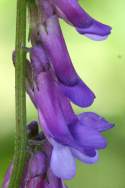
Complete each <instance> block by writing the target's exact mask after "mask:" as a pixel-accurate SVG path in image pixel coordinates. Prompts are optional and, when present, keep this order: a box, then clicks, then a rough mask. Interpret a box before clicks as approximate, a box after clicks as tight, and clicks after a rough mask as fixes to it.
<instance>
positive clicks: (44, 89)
mask: <svg viewBox="0 0 125 188" xmlns="http://www.w3.org/2000/svg"><path fill="white" fill-rule="evenodd" d="M39 48H40V46H39ZM41 48H42V47H41ZM32 52H33V51H32ZM43 52H44V51H43ZM31 56H32V55H31ZM41 57H43V55H42V56H41ZM31 60H32V61H31V64H34V65H32V67H33V72H34V73H33V74H35V75H37V76H35V78H34V91H33V92H34V99H35V100H34V101H35V102H36V105H35V106H36V108H37V110H38V114H39V121H40V125H41V127H42V128H43V131H44V133H45V136H46V137H47V138H48V140H49V142H50V143H51V144H52V145H53V150H52V156H51V163H50V164H51V169H52V171H53V173H54V174H55V175H56V176H58V177H59V178H63V179H70V178H72V177H73V176H74V175H75V171H76V167H75V158H76V159H79V160H81V161H82V162H85V163H90V164H91V163H95V162H96V161H97V159H98V152H97V150H100V149H104V148H105V147H106V145H107V142H106V140H105V139H104V138H103V137H102V136H101V134H100V132H102V131H105V130H107V129H110V128H112V125H111V124H110V123H108V122H107V121H106V120H105V119H103V118H101V117H100V116H99V115H97V114H95V113H92V112H87V113H82V114H80V115H76V114H75V113H74V112H73V110H72V107H71V105H70V103H69V100H68V98H67V97H66V95H65V93H64V92H63V91H62V84H60V82H59V80H58V79H57V78H56V75H55V73H54V70H53V69H52V67H51V65H50V66H48V61H47V62H46V63H47V68H46V69H45V67H46V66H45V61H44V60H45V59H42V58H41V59H40V62H38V61H39V60H38V59H33V58H31ZM37 65H40V69H41V72H38V71H37V68H38V67H37ZM35 67H36V68H35ZM83 94H84V93H83ZM64 159H65V160H64ZM60 160H61V161H63V162H62V167H61V169H60V170H59V169H58V167H59V163H60Z"/></svg>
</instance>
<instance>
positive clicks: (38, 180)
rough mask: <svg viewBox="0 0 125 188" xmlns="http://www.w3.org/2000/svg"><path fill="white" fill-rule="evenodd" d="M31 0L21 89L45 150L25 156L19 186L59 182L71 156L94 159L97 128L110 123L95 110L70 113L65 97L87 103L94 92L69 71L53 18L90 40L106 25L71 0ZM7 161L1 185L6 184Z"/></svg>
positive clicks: (58, 187)
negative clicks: (45, 143)
mask: <svg viewBox="0 0 125 188" xmlns="http://www.w3.org/2000/svg"><path fill="white" fill-rule="evenodd" d="M33 2H34V3H33ZM32 3H33V5H32V6H31V7H30V8H29V13H30V35H29V39H30V41H31V45H32V47H31V48H30V49H28V52H29V55H30V58H29V60H27V62H26V64H27V70H26V89H27V93H28V94H29V96H30V98H31V100H32V102H33V104H34V105H35V107H36V109H37V111H38V117H39V123H40V127H41V128H42V129H43V131H44V136H45V137H46V139H47V140H48V142H49V148H51V152H49V149H48V147H46V149H45V151H44V149H43V150H42V151H40V152H37V153H34V154H33V156H32V157H30V158H29V162H28V164H27V169H26V174H25V178H24V180H23V182H22V183H23V187H22V188H41V187H43V188H65V185H64V184H63V181H62V179H71V178H73V177H74V176H75V174H76V163H75V160H76V159H78V160H80V161H82V162H84V163H88V164H93V163H95V162H96V161H97V160H98V157H99V156H98V155H99V150H100V149H104V148H105V147H106V146H107V141H106V139H105V138H104V137H103V136H102V135H101V132H103V131H106V130H108V129H110V128H112V127H113V125H112V124H110V123H109V122H108V121H107V120H105V119H104V118H102V117H101V116H99V115H97V114H96V113H93V112H84V113H81V114H75V112H74V111H73V109H72V106H71V103H70V102H73V103H74V104H76V105H78V106H80V107H88V106H90V105H91V104H92V103H93V102H94V99H95V95H94V93H93V92H92V91H91V90H90V88H89V87H88V86H87V85H86V84H85V83H84V82H83V81H82V80H81V78H80V77H79V75H78V74H77V72H76V71H75V68H74V66H73V63H72V61H71V58H70V56H69V53H68V50H67V47H66V43H65V40H64V37H63V33H62V31H61V27H60V24H59V18H61V19H64V20H65V21H66V22H68V23H69V24H71V25H72V26H74V27H75V28H76V30H77V31H78V32H79V33H80V34H83V35H84V36H86V37H89V38H90V39H93V40H104V39H106V38H107V37H108V35H109V34H110V32H111V27H109V26H107V25H104V24H102V23H100V22H98V21H96V20H95V19H93V18H92V17H91V16H89V15H88V14H87V13H86V11H85V10H83V9H82V8H81V7H80V5H79V3H78V1H77V0H37V1H32ZM33 6H34V7H33ZM13 60H14V58H13ZM34 124H35V123H34ZM34 124H33V127H34ZM34 130H35V131H36V132H37V129H34ZM31 132H32V131H31ZM39 138H41V137H39V135H38V137H37V139H39ZM41 146H43V144H41ZM48 152H49V154H48ZM45 155H47V166H46V162H45ZM60 161H61V168H60ZM43 164H44V165H43ZM12 166H13V165H11V166H10V168H9V170H8V172H7V175H6V177H5V181H4V184H3V188H7V186H8V184H9V177H10V175H11V171H12V168H13V167H12ZM43 166H44V167H45V168H43ZM45 177H47V179H48V180H49V183H48V181H47V179H46V178H45Z"/></svg>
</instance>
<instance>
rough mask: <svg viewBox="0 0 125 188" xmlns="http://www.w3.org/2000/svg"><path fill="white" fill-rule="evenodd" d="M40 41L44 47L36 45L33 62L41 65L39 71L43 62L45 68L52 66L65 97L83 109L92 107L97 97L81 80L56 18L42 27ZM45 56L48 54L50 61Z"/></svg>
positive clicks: (33, 50) (48, 20) (32, 57)
mask: <svg viewBox="0 0 125 188" xmlns="http://www.w3.org/2000/svg"><path fill="white" fill-rule="evenodd" d="M39 40H40V41H41V43H42V45H43V47H41V46H40V45H36V47H34V48H33V49H32V52H31V61H34V62H36V63H37V64H39V65H37V66H38V67H39V70H40V69H41V68H40V64H41V62H43V63H42V64H43V65H41V66H45V62H46V66H47V65H48V64H51V67H52V69H53V70H54V72H55V74H56V77H57V79H58V81H59V82H60V85H62V87H61V88H62V90H63V92H64V93H65V95H66V96H67V97H68V98H69V99H71V100H72V101H73V102H74V103H75V104H77V105H79V106H81V107H88V106H90V105H91V104H92V103H93V101H94V98H95V95H94V94H93V92H92V91H91V90H90V89H89V88H88V87H87V85H86V84H85V83H84V82H83V81H82V80H81V79H80V77H79V76H78V75H77V73H76V71H75V69H74V67H73V65H72V62H71V59H70V56H69V54H68V51H67V48H66V44H65V41H64V39H63V35H62V32H61V29H60V26H59V22H58V19H57V17H56V16H52V17H50V18H48V19H47V21H46V24H45V26H44V25H41V26H40V37H39ZM43 48H44V49H43ZM40 51H41V52H40ZM57 52H58V53H57ZM43 54H46V56H47V57H48V60H47V58H46V57H44V55H43ZM38 57H39V58H38ZM47 62H49V63H47ZM36 63H35V64H36ZM33 66H34V65H33ZM36 71H37V70H36ZM37 72H38V71H37Z"/></svg>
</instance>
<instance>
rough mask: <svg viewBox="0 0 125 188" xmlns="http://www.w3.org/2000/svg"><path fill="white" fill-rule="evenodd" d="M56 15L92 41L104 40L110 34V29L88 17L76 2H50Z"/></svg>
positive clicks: (73, 0) (69, 0)
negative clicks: (53, 5)
mask: <svg viewBox="0 0 125 188" xmlns="http://www.w3.org/2000/svg"><path fill="white" fill-rule="evenodd" d="M51 1H52V2H53V4H55V7H56V9H57V13H58V15H59V16H60V17H61V18H63V19H64V20H66V21H68V22H69V23H71V24H72V25H73V26H75V27H76V29H77V31H78V32H79V33H80V34H84V35H85V36H87V37H89V38H90V39H93V40H104V39H106V38H107V36H108V35H109V34H110V33H111V27H109V26H108V25H105V24H102V23H100V22H98V21H96V20H95V19H93V18H92V17H91V16H89V15H88V14H87V13H86V11H85V10H84V9H82V7H80V5H79V4H78V2H77V0H68V1H67V0H51Z"/></svg>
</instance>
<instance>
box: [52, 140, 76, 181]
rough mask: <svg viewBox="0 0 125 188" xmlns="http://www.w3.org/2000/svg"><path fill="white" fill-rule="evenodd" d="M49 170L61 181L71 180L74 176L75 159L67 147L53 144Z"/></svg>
mask: <svg viewBox="0 0 125 188" xmlns="http://www.w3.org/2000/svg"><path fill="white" fill-rule="evenodd" d="M60 162H61V167H60ZM51 169H52V171H53V173H54V174H55V175H56V176H57V177H60V178H62V179H71V178H73V177H74V176H75V173H76V164H75V159H74V157H73V155H72V153H71V151H70V149H69V148H68V147H66V146H63V145H61V144H58V143H56V144H55V146H54V148H53V151H52V157H51Z"/></svg>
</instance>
